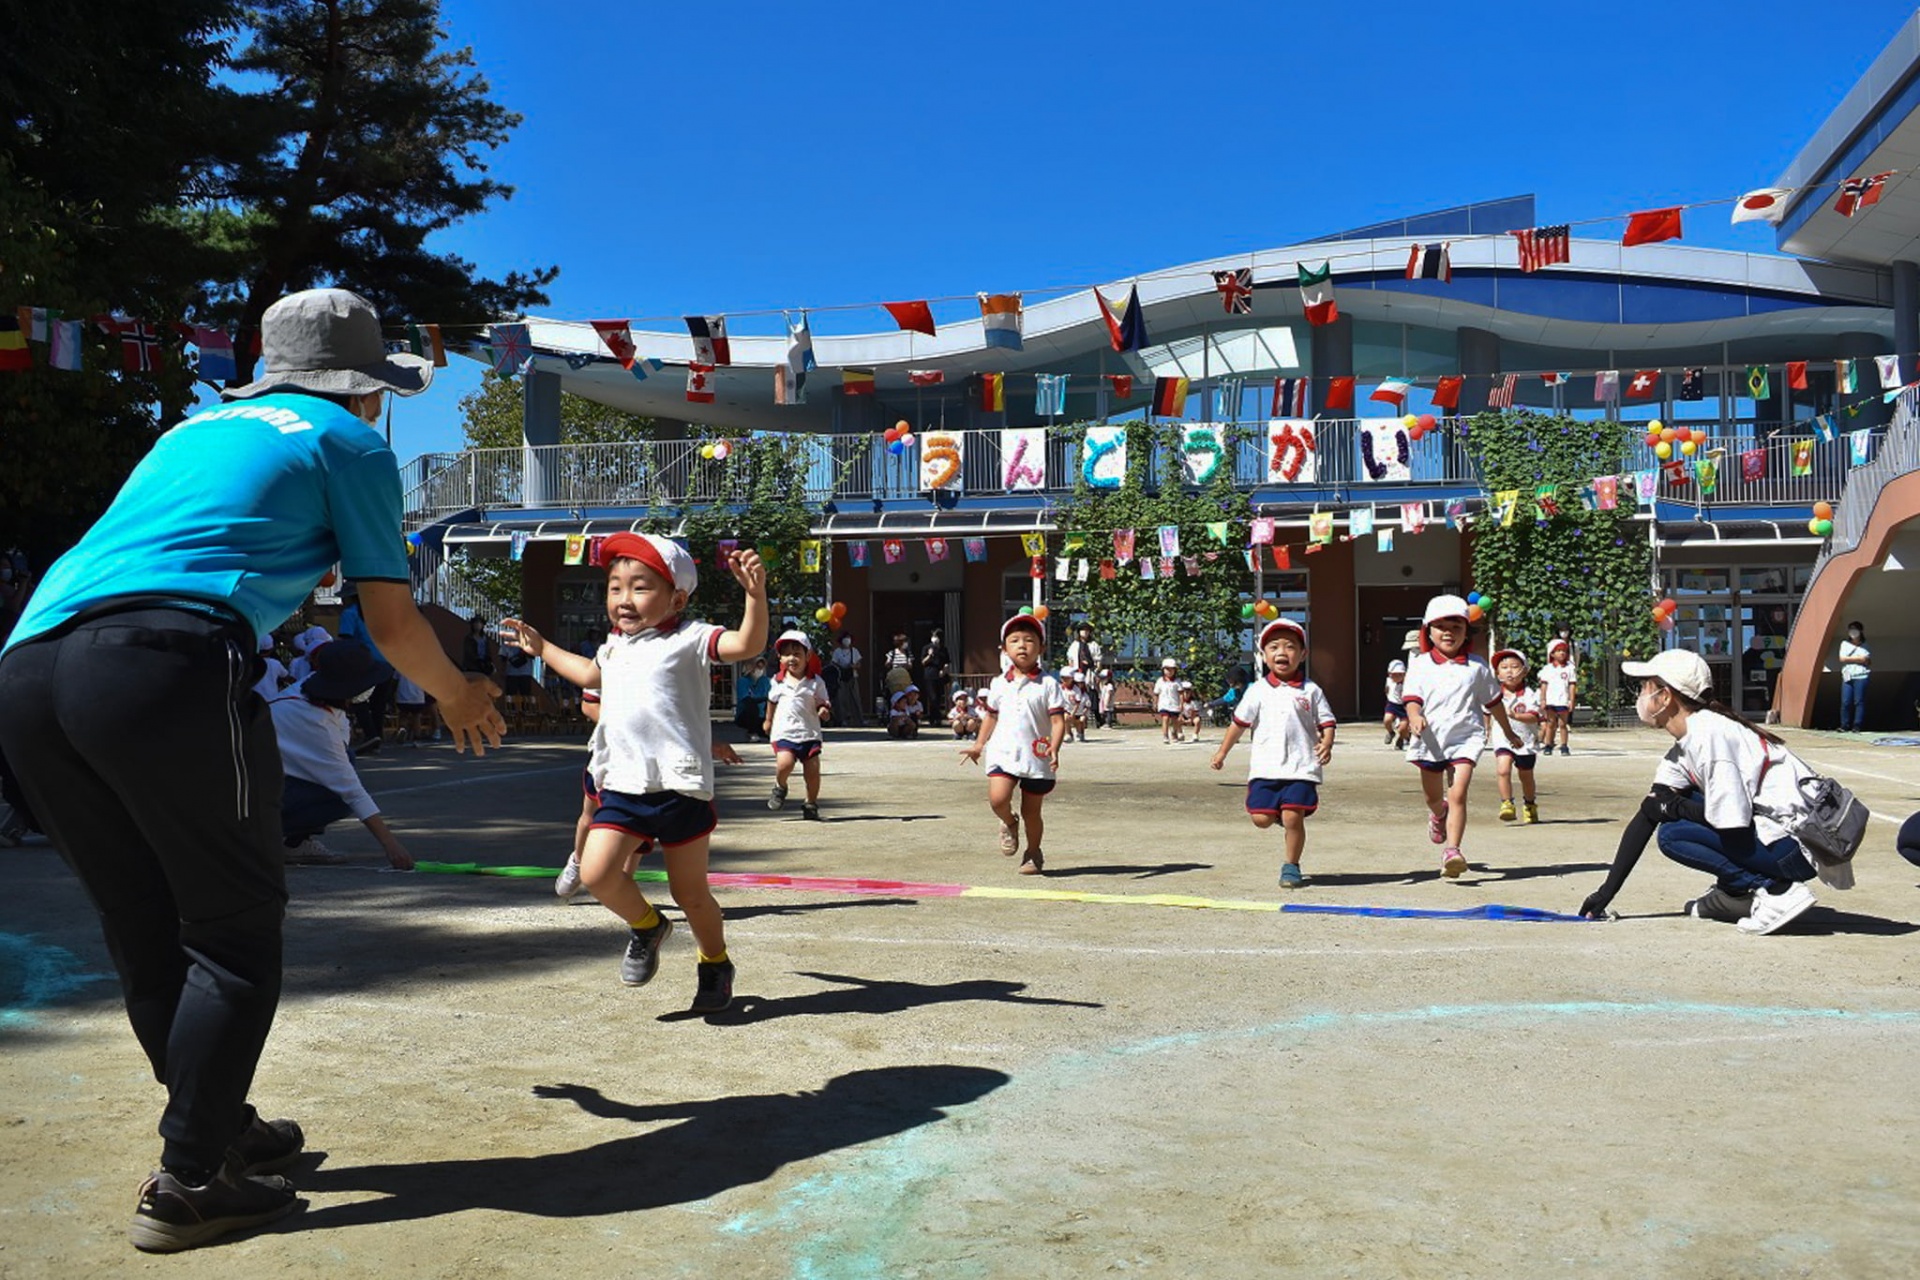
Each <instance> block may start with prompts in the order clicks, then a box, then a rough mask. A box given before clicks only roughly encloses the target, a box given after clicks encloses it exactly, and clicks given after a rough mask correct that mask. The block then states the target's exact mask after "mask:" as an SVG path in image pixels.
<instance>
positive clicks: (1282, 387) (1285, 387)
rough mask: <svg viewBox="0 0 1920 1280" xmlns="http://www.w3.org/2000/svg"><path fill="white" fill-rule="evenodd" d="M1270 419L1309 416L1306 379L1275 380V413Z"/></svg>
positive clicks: (1271, 414)
mask: <svg viewBox="0 0 1920 1280" xmlns="http://www.w3.org/2000/svg"><path fill="white" fill-rule="evenodd" d="M1267 416H1268V417H1269V418H1304V417H1306V416H1307V380H1306V379H1305V378H1275V379H1274V380H1273V412H1271V413H1269V414H1268V415H1267Z"/></svg>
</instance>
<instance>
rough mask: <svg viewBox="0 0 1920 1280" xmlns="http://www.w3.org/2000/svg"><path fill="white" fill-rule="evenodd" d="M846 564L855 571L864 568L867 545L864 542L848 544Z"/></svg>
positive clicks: (865, 565)
mask: <svg viewBox="0 0 1920 1280" xmlns="http://www.w3.org/2000/svg"><path fill="white" fill-rule="evenodd" d="M847 563H848V564H849V565H851V566H853V567H854V568H856V569H864V568H866V567H867V544H866V543H864V542H849V543H848V544H847Z"/></svg>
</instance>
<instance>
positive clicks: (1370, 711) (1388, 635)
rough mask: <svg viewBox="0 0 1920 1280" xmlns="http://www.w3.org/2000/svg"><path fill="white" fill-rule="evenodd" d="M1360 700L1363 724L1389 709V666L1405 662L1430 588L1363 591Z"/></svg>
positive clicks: (1371, 588) (1360, 606) (1361, 605)
mask: <svg viewBox="0 0 1920 1280" xmlns="http://www.w3.org/2000/svg"><path fill="white" fill-rule="evenodd" d="M1358 594H1359V610H1360V618H1359V622H1360V671H1359V675H1358V680H1359V684H1360V690H1359V693H1360V696H1359V698H1358V699H1357V700H1356V705H1358V707H1359V708H1360V718H1361V719H1362V720H1376V719H1378V718H1379V717H1380V715H1381V714H1382V712H1384V711H1385V709H1386V705H1387V693H1386V683H1387V664H1388V663H1389V662H1392V661H1393V660H1394V659H1396V658H1398V659H1400V660H1401V661H1405V660H1406V658H1407V654H1406V651H1405V650H1403V649H1402V648H1401V645H1402V644H1404V643H1405V642H1406V638H1407V632H1409V631H1413V630H1416V629H1417V628H1418V627H1419V626H1420V615H1421V614H1422V612H1424V611H1425V609H1426V607H1427V599H1428V597H1430V596H1431V595H1432V594H1433V590H1432V588H1430V587H1361V588H1360V589H1359V593H1358Z"/></svg>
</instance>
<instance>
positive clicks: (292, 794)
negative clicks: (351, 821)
mask: <svg viewBox="0 0 1920 1280" xmlns="http://www.w3.org/2000/svg"><path fill="white" fill-rule="evenodd" d="M352 816H353V808H352V807H351V806H350V805H348V804H347V802H346V801H345V800H342V799H341V798H340V797H339V796H337V795H335V794H334V793H333V792H331V791H329V790H327V789H326V788H325V787H323V786H321V785H320V784H319V783H317V782H308V781H307V780H306V779H305V778H296V777H294V776H293V775H292V774H288V775H287V780H286V784H285V786H284V787H283V788H282V790H281V792H280V834H281V837H282V839H283V840H284V841H285V842H286V843H287V844H288V845H296V844H299V843H300V842H301V841H302V840H305V839H307V838H308V837H310V836H317V835H319V834H320V833H321V832H322V831H325V830H326V829H327V825H328V824H329V823H333V822H344V821H345V820H346V819H348V818H351V817H352Z"/></svg>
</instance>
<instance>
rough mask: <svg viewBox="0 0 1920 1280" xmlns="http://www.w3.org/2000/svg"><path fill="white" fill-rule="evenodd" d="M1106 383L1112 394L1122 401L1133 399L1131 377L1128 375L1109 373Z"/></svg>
mask: <svg viewBox="0 0 1920 1280" xmlns="http://www.w3.org/2000/svg"><path fill="white" fill-rule="evenodd" d="M1107 382H1108V383H1109V384H1110V385H1111V386H1112V387H1113V394H1114V395H1116V396H1119V397H1120V398H1121V399H1122V400H1131V399H1132V398H1133V375H1132V374H1130V373H1110V374H1108V375H1107Z"/></svg>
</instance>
